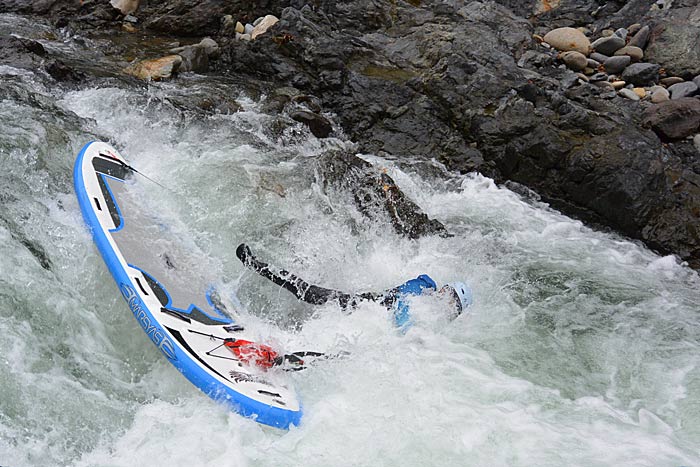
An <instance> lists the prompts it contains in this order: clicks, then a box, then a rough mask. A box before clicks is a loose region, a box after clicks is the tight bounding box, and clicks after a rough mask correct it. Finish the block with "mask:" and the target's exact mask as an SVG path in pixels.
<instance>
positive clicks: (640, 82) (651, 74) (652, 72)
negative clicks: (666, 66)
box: [622, 63, 661, 86]
mask: <svg viewBox="0 0 700 467" xmlns="http://www.w3.org/2000/svg"><path fill="white" fill-rule="evenodd" d="M659 70H661V67H660V66H659V65H657V64H655V63H633V64H631V65H630V66H628V67H627V68H625V71H623V72H622V79H623V80H625V81H627V82H628V83H632V84H634V85H636V86H647V85H651V84H656V83H657V82H658V81H659Z"/></svg>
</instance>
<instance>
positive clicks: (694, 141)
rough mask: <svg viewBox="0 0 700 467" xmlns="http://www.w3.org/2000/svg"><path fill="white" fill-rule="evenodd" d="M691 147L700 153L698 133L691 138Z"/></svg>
mask: <svg viewBox="0 0 700 467" xmlns="http://www.w3.org/2000/svg"><path fill="white" fill-rule="evenodd" d="M693 145H694V146H695V149H697V150H698V152H700V133H699V134H697V135H695V136H693Z"/></svg>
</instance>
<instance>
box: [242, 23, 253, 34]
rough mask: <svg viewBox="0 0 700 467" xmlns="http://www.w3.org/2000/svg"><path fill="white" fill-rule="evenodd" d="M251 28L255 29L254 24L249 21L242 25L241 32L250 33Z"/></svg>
mask: <svg viewBox="0 0 700 467" xmlns="http://www.w3.org/2000/svg"><path fill="white" fill-rule="evenodd" d="M253 29H255V26H253V25H252V24H250V23H246V25H245V26H243V34H252V33H253Z"/></svg>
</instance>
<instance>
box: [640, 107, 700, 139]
mask: <svg viewBox="0 0 700 467" xmlns="http://www.w3.org/2000/svg"><path fill="white" fill-rule="evenodd" d="M642 124H643V125H644V126H647V127H650V128H651V129H652V130H654V132H655V133H656V134H657V135H658V136H659V137H660V138H661V139H663V140H679V139H683V138H686V137H688V136H692V135H694V134H696V133H697V132H698V129H699V128H700V99H695V98H694V97H685V98H683V99H676V100H670V101H666V102H661V103H659V104H654V105H651V106H649V107H648V108H647V109H646V110H645V111H644V113H643V114H642Z"/></svg>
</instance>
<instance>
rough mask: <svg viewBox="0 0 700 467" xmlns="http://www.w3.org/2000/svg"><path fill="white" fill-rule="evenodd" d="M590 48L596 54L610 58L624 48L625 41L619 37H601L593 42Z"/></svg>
mask: <svg viewBox="0 0 700 467" xmlns="http://www.w3.org/2000/svg"><path fill="white" fill-rule="evenodd" d="M591 46H592V47H593V48H594V49H595V51H596V52H598V53H601V54H603V55H608V56H610V55H612V54H614V53H615V52H616V51H617V50H619V49H621V48H623V47H624V46H625V40H624V39H623V38H621V37H620V36H617V35H612V36H608V37H601V38H600V39H598V40H596V41H594V42H593V43H592V44H591Z"/></svg>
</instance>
